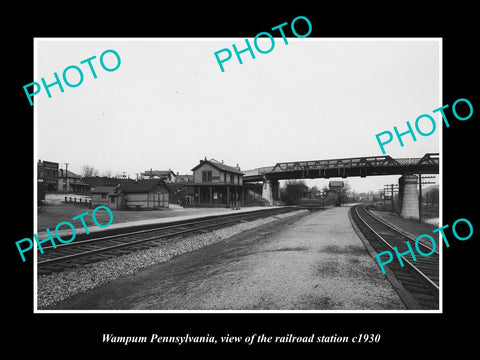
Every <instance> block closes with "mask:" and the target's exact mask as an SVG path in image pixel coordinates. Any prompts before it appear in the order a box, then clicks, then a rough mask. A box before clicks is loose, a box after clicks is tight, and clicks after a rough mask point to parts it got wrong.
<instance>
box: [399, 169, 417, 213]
mask: <svg viewBox="0 0 480 360" xmlns="http://www.w3.org/2000/svg"><path fill="white" fill-rule="evenodd" d="M417 183H418V177H417V176H416V175H403V176H402V177H401V178H400V179H399V180H398V184H399V186H398V187H399V204H401V206H400V216H401V217H403V218H405V219H415V220H418V219H419V204H418V189H417Z"/></svg>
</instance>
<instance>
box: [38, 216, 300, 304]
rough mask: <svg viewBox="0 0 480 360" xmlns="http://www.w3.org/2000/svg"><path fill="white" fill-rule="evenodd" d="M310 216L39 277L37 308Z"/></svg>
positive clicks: (215, 233)
mask: <svg viewBox="0 0 480 360" xmlns="http://www.w3.org/2000/svg"><path fill="white" fill-rule="evenodd" d="M308 212H309V211H308V210H299V211H295V212H291V213H287V214H280V215H275V216H272V217H268V218H264V219H258V220H254V221H249V222H246V223H241V224H237V225H234V226H230V227H226V228H223V229H219V230H215V231H212V232H209V233H205V234H198V235H192V236H187V237H183V238H177V239H175V241H167V242H165V244H162V245H159V246H157V247H153V248H149V249H146V250H140V251H136V252H133V253H130V254H126V255H122V256H119V257H115V258H112V259H108V260H103V261H99V262H95V263H92V264H87V265H83V266H82V267H79V268H76V269H73V270H68V271H63V272H58V273H52V274H50V275H39V276H38V281H37V308H38V309H40V310H42V309H49V308H52V307H53V306H54V305H55V304H56V303H58V302H60V301H62V300H65V299H67V298H68V297H70V296H72V295H75V294H79V293H82V292H85V291H88V290H90V289H93V288H94V287H96V286H99V285H101V284H105V283H107V282H110V281H112V280H115V279H117V278H119V277H121V276H126V275H131V274H133V273H135V272H136V271H138V270H139V269H141V268H144V267H147V266H150V265H154V264H157V263H160V262H163V261H168V260H169V259H171V258H172V257H174V256H177V255H180V254H183V253H185V252H189V251H192V250H195V249H199V248H201V247H204V246H207V245H210V244H214V243H217V242H219V241H222V240H224V239H227V238H229V237H231V236H233V235H236V234H239V233H241V232H243V231H246V230H249V229H252V228H254V227H258V226H261V225H264V224H268V223H271V222H273V221H276V220H279V219H284V218H288V217H291V216H299V215H304V214H307V213H308Z"/></svg>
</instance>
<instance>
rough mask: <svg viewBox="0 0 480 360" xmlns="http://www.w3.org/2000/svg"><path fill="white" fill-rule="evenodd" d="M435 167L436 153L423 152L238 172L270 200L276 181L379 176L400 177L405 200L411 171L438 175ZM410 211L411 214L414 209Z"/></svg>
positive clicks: (276, 195) (412, 176)
mask: <svg viewBox="0 0 480 360" xmlns="http://www.w3.org/2000/svg"><path fill="white" fill-rule="evenodd" d="M439 169H440V165H439V154H438V153H427V154H425V155H424V156H423V157H421V158H397V159H394V158H392V157H391V156H367V157H355V158H343V159H330V160H309V161H292V162H282V163H277V164H275V166H266V167H261V168H257V169H252V170H243V171H242V172H243V173H244V175H243V182H244V183H252V182H263V191H262V197H263V198H265V199H267V200H269V201H270V202H273V201H274V200H277V199H278V198H279V192H280V186H279V182H278V181H279V180H289V179H318V178H324V179H328V178H331V177H332V178H333V177H341V178H347V177H353V176H360V177H367V176H382V175H399V176H401V178H400V180H399V186H400V192H399V197H400V198H401V199H407V198H410V197H412V196H414V194H413V191H414V190H413V187H414V188H415V190H416V184H417V182H416V180H415V179H416V178H417V177H416V175H415V174H439ZM405 184H409V186H405ZM412 184H413V185H414V186H413V185H412ZM410 185H412V186H410ZM405 188H408V189H410V190H407V193H408V194H407V195H408V196H407V197H405V196H404V195H405V191H404V190H403V189H405ZM417 198H418V195H417ZM404 205H405V204H404ZM417 209H418V201H417ZM410 212H412V213H415V210H412V211H410ZM405 217H410V216H405Z"/></svg>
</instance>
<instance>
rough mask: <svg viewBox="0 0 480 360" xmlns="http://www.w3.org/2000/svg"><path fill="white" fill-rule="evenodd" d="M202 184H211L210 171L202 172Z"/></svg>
mask: <svg viewBox="0 0 480 360" xmlns="http://www.w3.org/2000/svg"><path fill="white" fill-rule="evenodd" d="M202 182H212V172H211V171H202Z"/></svg>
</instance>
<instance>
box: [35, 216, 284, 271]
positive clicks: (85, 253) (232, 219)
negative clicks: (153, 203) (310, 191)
mask: <svg viewBox="0 0 480 360" xmlns="http://www.w3.org/2000/svg"><path fill="white" fill-rule="evenodd" d="M284 209H285V208H283V209H282V210H284ZM292 211H293V209H292ZM277 212H279V209H272V211H270V210H264V211H261V212H260V213H258V212H256V213H255V214H251V213H241V214H235V215H234V216H233V217H229V219H228V220H227V221H222V222H218V220H223V219H222V218H213V219H209V220H201V221H196V222H187V223H182V224H176V225H172V226H168V227H161V228H156V229H148V230H140V231H138V232H130V233H126V234H125V233H124V234H117V235H112V236H107V237H102V238H95V239H89V240H85V242H92V241H97V242H98V241H101V240H105V239H107V240H108V239H112V238H124V237H127V236H131V235H132V234H134V235H136V234H139V233H145V232H152V231H161V230H165V229H167V230H168V229H172V228H180V227H185V226H190V225H197V224H200V223H206V222H212V221H214V222H215V223H213V224H210V225H206V226H201V227H193V228H190V229H184V230H180V231H176V232H173V233H167V234H160V235H156V236H153V237H148V238H145V239H138V240H134V241H129V242H126V243H125V242H124V243H121V244H115V245H109V246H105V247H102V248H98V249H92V250H86V251H82V252H78V253H75V254H69V255H63V256H57V257H54V258H51V259H46V260H42V261H38V262H37V266H38V267H43V266H47V265H53V264H58V263H62V262H66V261H70V260H73V259H76V258H80V257H85V256H89V255H94V254H99V253H104V252H108V251H112V250H117V249H121V248H125V247H134V246H136V245H139V244H142V243H147V242H151V241H156V240H159V239H164V238H169V237H176V236H179V235H182V234H187V233H193V232H197V231H202V230H207V229H211V228H215V227H219V226H221V227H225V226H228V225H230V224H235V223H238V222H239V221H242V220H245V219H249V218H259V217H258V215H270V216H272V215H275V213H277ZM254 215H257V216H254ZM85 242H81V243H79V242H77V243H76V244H75V243H69V244H64V245H71V244H73V245H72V246H75V245H76V246H81V245H83V244H85Z"/></svg>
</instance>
